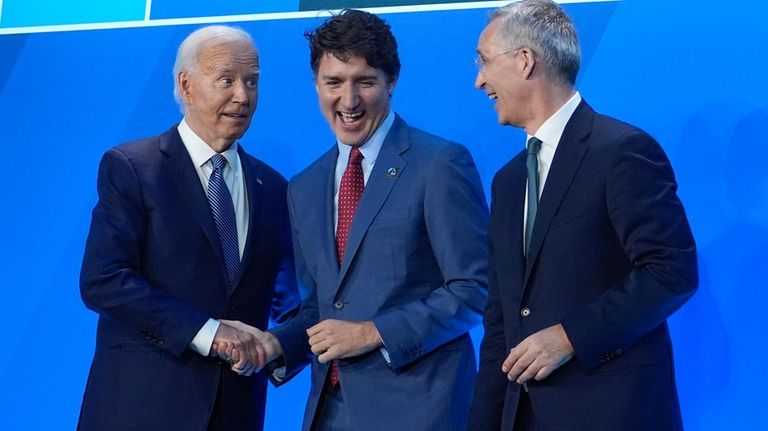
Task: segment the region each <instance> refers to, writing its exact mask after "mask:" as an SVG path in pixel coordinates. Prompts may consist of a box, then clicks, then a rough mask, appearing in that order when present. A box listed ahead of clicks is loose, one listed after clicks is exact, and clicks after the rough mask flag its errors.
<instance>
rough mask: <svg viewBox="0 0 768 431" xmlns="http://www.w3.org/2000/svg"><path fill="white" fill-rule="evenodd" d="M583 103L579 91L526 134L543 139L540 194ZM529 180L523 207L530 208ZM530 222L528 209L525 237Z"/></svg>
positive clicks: (524, 219)
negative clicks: (531, 132) (561, 142)
mask: <svg viewBox="0 0 768 431" xmlns="http://www.w3.org/2000/svg"><path fill="white" fill-rule="evenodd" d="M579 103H581V95H580V94H579V92H578V91H577V92H576V93H574V94H573V96H571V98H570V99H568V101H567V102H565V104H563V106H561V107H560V109H558V110H557V112H555V113H554V114H552V116H551V117H549V118H548V119H547V121H545V122H544V123H543V124H542V125H541V126H540V127H539V129H538V130H536V132H534V134H533V135H526V137H525V142H528V140H529V139H531V137H532V136H535V137H536V138H538V139H540V140H541V149H540V150H539V154H538V159H537V160H538V162H539V196H541V193H542V192H543V191H544V184H545V183H546V182H547V175H548V174H549V168H550V167H551V166H552V159H554V158H555V151H557V144H558V143H559V142H560V138H561V137H562V136H563V131H564V130H565V126H566V124H568V120H570V119H571V116H572V115H573V113H574V112H575V111H576V108H577V107H578V106H579ZM527 184H528V181H526V187H525V202H524V206H523V208H528V186H527ZM527 223H528V211H523V237H525V226H526V224H527ZM523 253H525V245H523Z"/></svg>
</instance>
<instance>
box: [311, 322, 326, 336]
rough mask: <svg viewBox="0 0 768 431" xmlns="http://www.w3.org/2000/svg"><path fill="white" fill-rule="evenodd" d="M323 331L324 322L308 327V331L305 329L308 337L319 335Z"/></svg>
mask: <svg viewBox="0 0 768 431" xmlns="http://www.w3.org/2000/svg"><path fill="white" fill-rule="evenodd" d="M323 329H325V321H323V322H320V323H318V324H316V325H314V326H312V327H310V328H309V329H307V335H309V336H310V337H313V336H315V335H317V334H319V333H320V332H322V331H323Z"/></svg>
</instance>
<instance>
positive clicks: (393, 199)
mask: <svg viewBox="0 0 768 431" xmlns="http://www.w3.org/2000/svg"><path fill="white" fill-rule="evenodd" d="M337 155H338V149H337V147H336V146H335V145H334V147H333V148H331V149H330V150H329V151H328V152H327V153H325V154H324V155H323V156H321V157H320V158H319V159H318V160H317V161H316V162H314V163H313V164H312V165H310V166H309V167H308V168H307V169H306V170H304V171H303V172H301V173H300V174H298V175H297V176H296V177H295V178H294V179H293V180H292V181H291V183H290V185H289V188H288V189H289V198H288V202H289V211H290V215H291V225H292V228H293V240H294V250H295V255H296V266H297V270H298V273H299V279H300V281H301V282H303V283H304V285H305V286H306V287H307V288H308V292H309V295H308V297H307V298H306V299H305V301H304V302H303V303H302V309H301V311H300V312H299V314H298V315H297V316H296V317H295V318H294V319H292V320H291V321H289V322H288V324H286V325H284V326H283V327H281V328H278V329H276V331H275V334H276V335H277V337H278V339H279V340H280V342H281V344H282V346H283V349H284V351H285V360H286V364H287V371H288V374H289V376H290V375H292V374H294V373H295V372H296V371H297V370H298V369H300V368H301V367H303V366H304V365H306V364H307V362H309V361H310V360H312V358H313V356H312V355H311V351H310V350H309V345H308V343H307V334H306V332H305V331H306V329H307V328H308V327H310V326H312V325H314V324H316V323H318V322H319V321H322V320H325V319H341V320H348V321H363V320H372V321H373V322H374V323H375V325H376V327H377V328H378V331H379V333H380V334H381V337H382V339H383V341H384V344H385V347H386V349H387V351H388V353H389V358H390V361H391V362H390V363H387V361H386V360H385V358H384V356H383V355H382V353H381V352H380V351H379V350H378V349H376V350H374V351H372V352H369V353H367V354H364V355H360V356H358V357H353V358H348V359H344V360H341V361H340V379H341V388H342V389H341V390H342V393H343V394H344V401H345V403H346V404H347V406H348V408H349V411H350V414H351V420H352V428H353V429H361V430H368V431H372V430H387V431H392V430H405V429H414V430H431V429H434V430H443V431H444V430H453V429H463V428H464V427H465V425H466V419H467V413H468V410H469V402H470V400H471V389H472V384H473V381H474V377H475V368H476V366H475V358H474V348H473V346H472V343H471V340H470V339H469V336H468V333H467V331H468V330H469V329H471V328H472V327H473V326H475V325H477V324H478V323H479V322H480V315H481V313H482V309H483V307H484V306H485V302H486V298H487V290H486V282H487V271H486V264H487V253H486V244H485V236H486V226H487V218H488V209H487V204H486V201H485V197H484V194H483V190H482V187H481V184H480V177H479V175H478V172H477V169H476V167H475V164H474V162H473V160H472V157H471V156H470V154H469V152H468V151H467V150H466V148H464V147H463V146H461V145H458V144H455V143H451V142H448V141H445V140H444V139H441V138H438V137H436V136H433V135H430V134H427V133H424V132H422V131H420V130H417V129H414V128H411V127H409V126H408V125H407V124H405V122H404V121H403V120H402V119H400V118H399V117H398V118H397V119H396V120H395V123H394V124H393V126H392V128H391V129H390V131H389V133H388V134H387V137H386V139H385V141H384V143H383V145H382V148H381V151H380V152H379V155H378V158H377V159H376V163H375V165H374V167H373V170H372V172H371V174H370V177H369V179H368V182H367V184H366V186H365V191H364V193H363V196H362V199H361V201H360V205H359V207H358V209H357V212H356V214H355V217H354V220H353V222H352V226H351V230H350V234H349V241H348V244H347V249H346V251H345V253H344V261H343V262H342V263H341V265H340V266H339V264H338V263H337V261H336V255H335V251H334V221H333V220H334V219H333V214H334V212H333V211H334V208H333V195H334V170H335V166H336V158H337ZM327 371H328V366H327V365H326V364H321V363H319V362H318V361H317V360H316V359H314V360H312V387H311V391H310V395H309V400H308V402H307V410H306V412H305V416H304V429H305V430H307V429H309V427H310V425H311V423H312V420H313V419H314V417H315V411H316V408H317V404H318V400H319V398H320V395H321V390H322V387H323V383H324V382H325V381H326V374H327Z"/></svg>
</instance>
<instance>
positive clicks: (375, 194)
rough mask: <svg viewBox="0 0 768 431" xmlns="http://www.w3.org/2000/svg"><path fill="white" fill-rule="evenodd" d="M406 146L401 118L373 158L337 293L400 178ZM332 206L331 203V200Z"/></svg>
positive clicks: (341, 270) (404, 125)
mask: <svg viewBox="0 0 768 431" xmlns="http://www.w3.org/2000/svg"><path fill="white" fill-rule="evenodd" d="M409 146H410V143H409V140H408V125H407V124H405V122H404V121H403V120H402V119H400V117H396V118H395V122H394V124H392V128H391V129H390V130H389V133H387V137H386V138H385V139H384V143H383V144H382V146H381V150H380V151H379V155H378V156H377V157H376V163H375V164H374V165H373V170H372V171H371V175H370V176H369V177H368V182H367V184H366V185H365V190H364V191H363V196H362V198H361V199H360V205H359V206H358V207H357V211H356V212H355V218H354V220H352V226H351V227H350V230H349V239H348V240H347V249H346V251H345V252H344V260H343V261H342V262H341V268H340V269H339V282H338V285H337V290H338V286H341V283H342V281H343V280H344V277H345V276H346V274H347V271H348V270H349V267H350V265H351V263H352V261H353V260H354V258H355V254H356V253H357V250H358V248H359V247H360V243H361V242H362V240H363V237H365V233H366V231H368V227H369V226H370V225H371V222H372V221H373V219H374V218H375V217H376V214H378V213H379V210H380V209H381V207H382V205H384V202H385V201H386V200H387V197H388V196H389V193H390V192H391V191H392V188H393V187H394V185H395V183H396V182H397V180H398V179H399V178H400V176H401V175H402V172H403V170H404V169H405V166H406V164H407V162H406V160H405V159H404V158H403V157H402V156H401V154H402V153H403V152H405V151H406V150H407V149H408V148H409ZM390 168H394V175H392V174H391V172H393V171H391V170H390ZM331 202H333V200H332V199H331Z"/></svg>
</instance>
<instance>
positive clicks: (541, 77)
mask: <svg viewBox="0 0 768 431" xmlns="http://www.w3.org/2000/svg"><path fill="white" fill-rule="evenodd" d="M477 53H478V66H479V72H478V74H477V81H476V83H475V84H476V86H477V88H478V89H481V90H483V91H485V92H486V93H487V94H488V97H489V98H490V99H491V100H492V101H494V108H495V109H496V111H497V113H498V118H499V122H500V123H502V124H506V125H511V126H515V127H520V128H523V129H524V130H525V132H526V133H527V135H528V139H527V142H528V150H527V151H522V152H521V153H520V154H518V155H517V156H516V157H515V158H513V159H512V160H511V161H510V162H509V163H507V164H506V165H505V166H504V167H502V168H501V170H499V172H498V173H497V175H496V177H495V178H494V181H493V187H492V201H491V202H492V203H491V208H492V210H491V221H490V227H489V235H488V236H489V239H490V247H489V249H490V256H489V290H490V297H489V300H488V306H487V308H486V310H485V313H484V317H483V324H484V328H485V336H484V338H483V342H482V344H481V348H480V370H479V372H478V378H477V385H476V387H475V394H474V400H473V403H472V410H471V413H470V429H472V430H488V431H490V430H499V429H503V430H510V429H514V430H515V431H518V430H561V431H570V430H573V431H582V430H622V431H629V430H637V431H647V430H678V429H681V428H682V423H681V417H680V410H679V406H678V400H677V392H676V388H675V378H674V368H673V365H672V348H671V344H670V338H669V331H668V329H667V323H666V319H667V317H669V315H670V314H672V313H673V312H674V311H675V310H676V309H677V308H679V307H680V306H681V305H682V304H683V303H685V301H686V300H687V299H688V298H689V297H690V296H691V295H692V294H693V292H694V291H695V289H696V285H697V267H696V247H695V244H694V241H693V236H692V235H691V231H690V227H689V226H688V221H687V219H686V216H685V211H684V210H683V206H682V203H681V202H680V199H679V198H678V196H677V193H676V190H677V183H676V182H675V177H674V174H673V172H672V167H671V166H670V163H669V160H668V159H667V156H666V155H665V154H664V151H663V150H662V148H661V147H660V146H659V144H658V143H657V142H656V141H655V140H654V139H653V138H651V137H650V136H649V135H648V134H646V133H645V132H643V131H642V130H639V129H637V128H635V127H633V126H630V125H628V124H626V123H622V122H620V121H617V120H615V119H612V118H610V117H607V116H604V115H601V114H598V113H596V112H595V111H593V110H592V108H591V107H590V106H589V105H588V104H587V103H586V102H585V101H584V100H583V99H582V98H581V95H580V94H579V93H578V92H577V91H576V90H575V89H574V83H575V80H576V74H577V73H578V70H579V55H580V54H579V44H578V40H577V37H576V31H575V29H574V27H573V24H572V22H571V20H570V19H569V18H568V16H567V15H566V14H565V12H564V11H563V10H562V9H561V8H560V6H559V5H558V4H557V3H555V2H553V1H551V0H523V1H520V2H516V3H512V4H510V5H508V6H505V7H503V8H500V9H498V10H496V11H495V12H494V13H493V14H492V15H491V18H490V20H489V23H488V25H487V27H486V28H485V30H483V33H482V35H481V36H480V40H479V42H478V46H477Z"/></svg>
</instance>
